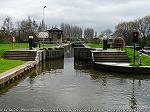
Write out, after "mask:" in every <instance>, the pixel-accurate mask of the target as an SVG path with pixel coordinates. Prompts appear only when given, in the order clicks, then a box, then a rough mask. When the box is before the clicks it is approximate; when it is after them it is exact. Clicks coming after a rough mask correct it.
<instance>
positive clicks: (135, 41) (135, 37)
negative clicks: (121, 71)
mask: <svg viewBox="0 0 150 112" xmlns="http://www.w3.org/2000/svg"><path fill="white" fill-rule="evenodd" d="M132 34H133V35H132V36H133V43H134V65H135V47H136V43H138V39H139V32H137V31H134V32H133V33H132Z"/></svg>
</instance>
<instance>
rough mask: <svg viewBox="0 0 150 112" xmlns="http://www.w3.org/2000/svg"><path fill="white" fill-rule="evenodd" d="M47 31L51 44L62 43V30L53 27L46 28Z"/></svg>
mask: <svg viewBox="0 0 150 112" xmlns="http://www.w3.org/2000/svg"><path fill="white" fill-rule="evenodd" d="M47 31H48V33H49V38H50V42H51V43H53V44H57V43H59V44H61V43H62V35H63V31H62V30H60V29H58V28H56V27H54V28H52V29H50V30H47Z"/></svg>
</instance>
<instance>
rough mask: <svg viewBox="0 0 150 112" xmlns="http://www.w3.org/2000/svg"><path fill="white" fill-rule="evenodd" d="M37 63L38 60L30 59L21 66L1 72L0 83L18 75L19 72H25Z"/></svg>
mask: <svg viewBox="0 0 150 112" xmlns="http://www.w3.org/2000/svg"><path fill="white" fill-rule="evenodd" d="M36 64H37V62H36V61H28V62H26V63H24V64H22V65H20V66H17V67H15V68H12V69H10V70H8V71H6V72H3V73H1V74H0V84H3V83H5V82H6V81H9V80H11V79H12V78H14V77H16V76H18V75H19V74H21V73H23V72H25V71H26V70H28V69H31V68H33V67H34V66H35V65H36Z"/></svg>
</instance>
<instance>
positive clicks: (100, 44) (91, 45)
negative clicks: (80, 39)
mask: <svg viewBox="0 0 150 112" xmlns="http://www.w3.org/2000/svg"><path fill="white" fill-rule="evenodd" d="M87 46H89V47H91V48H103V44H102V43H99V44H93V43H88V44H87Z"/></svg>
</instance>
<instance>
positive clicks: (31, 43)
mask: <svg viewBox="0 0 150 112" xmlns="http://www.w3.org/2000/svg"><path fill="white" fill-rule="evenodd" d="M32 47H33V36H29V49H30V50H32Z"/></svg>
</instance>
